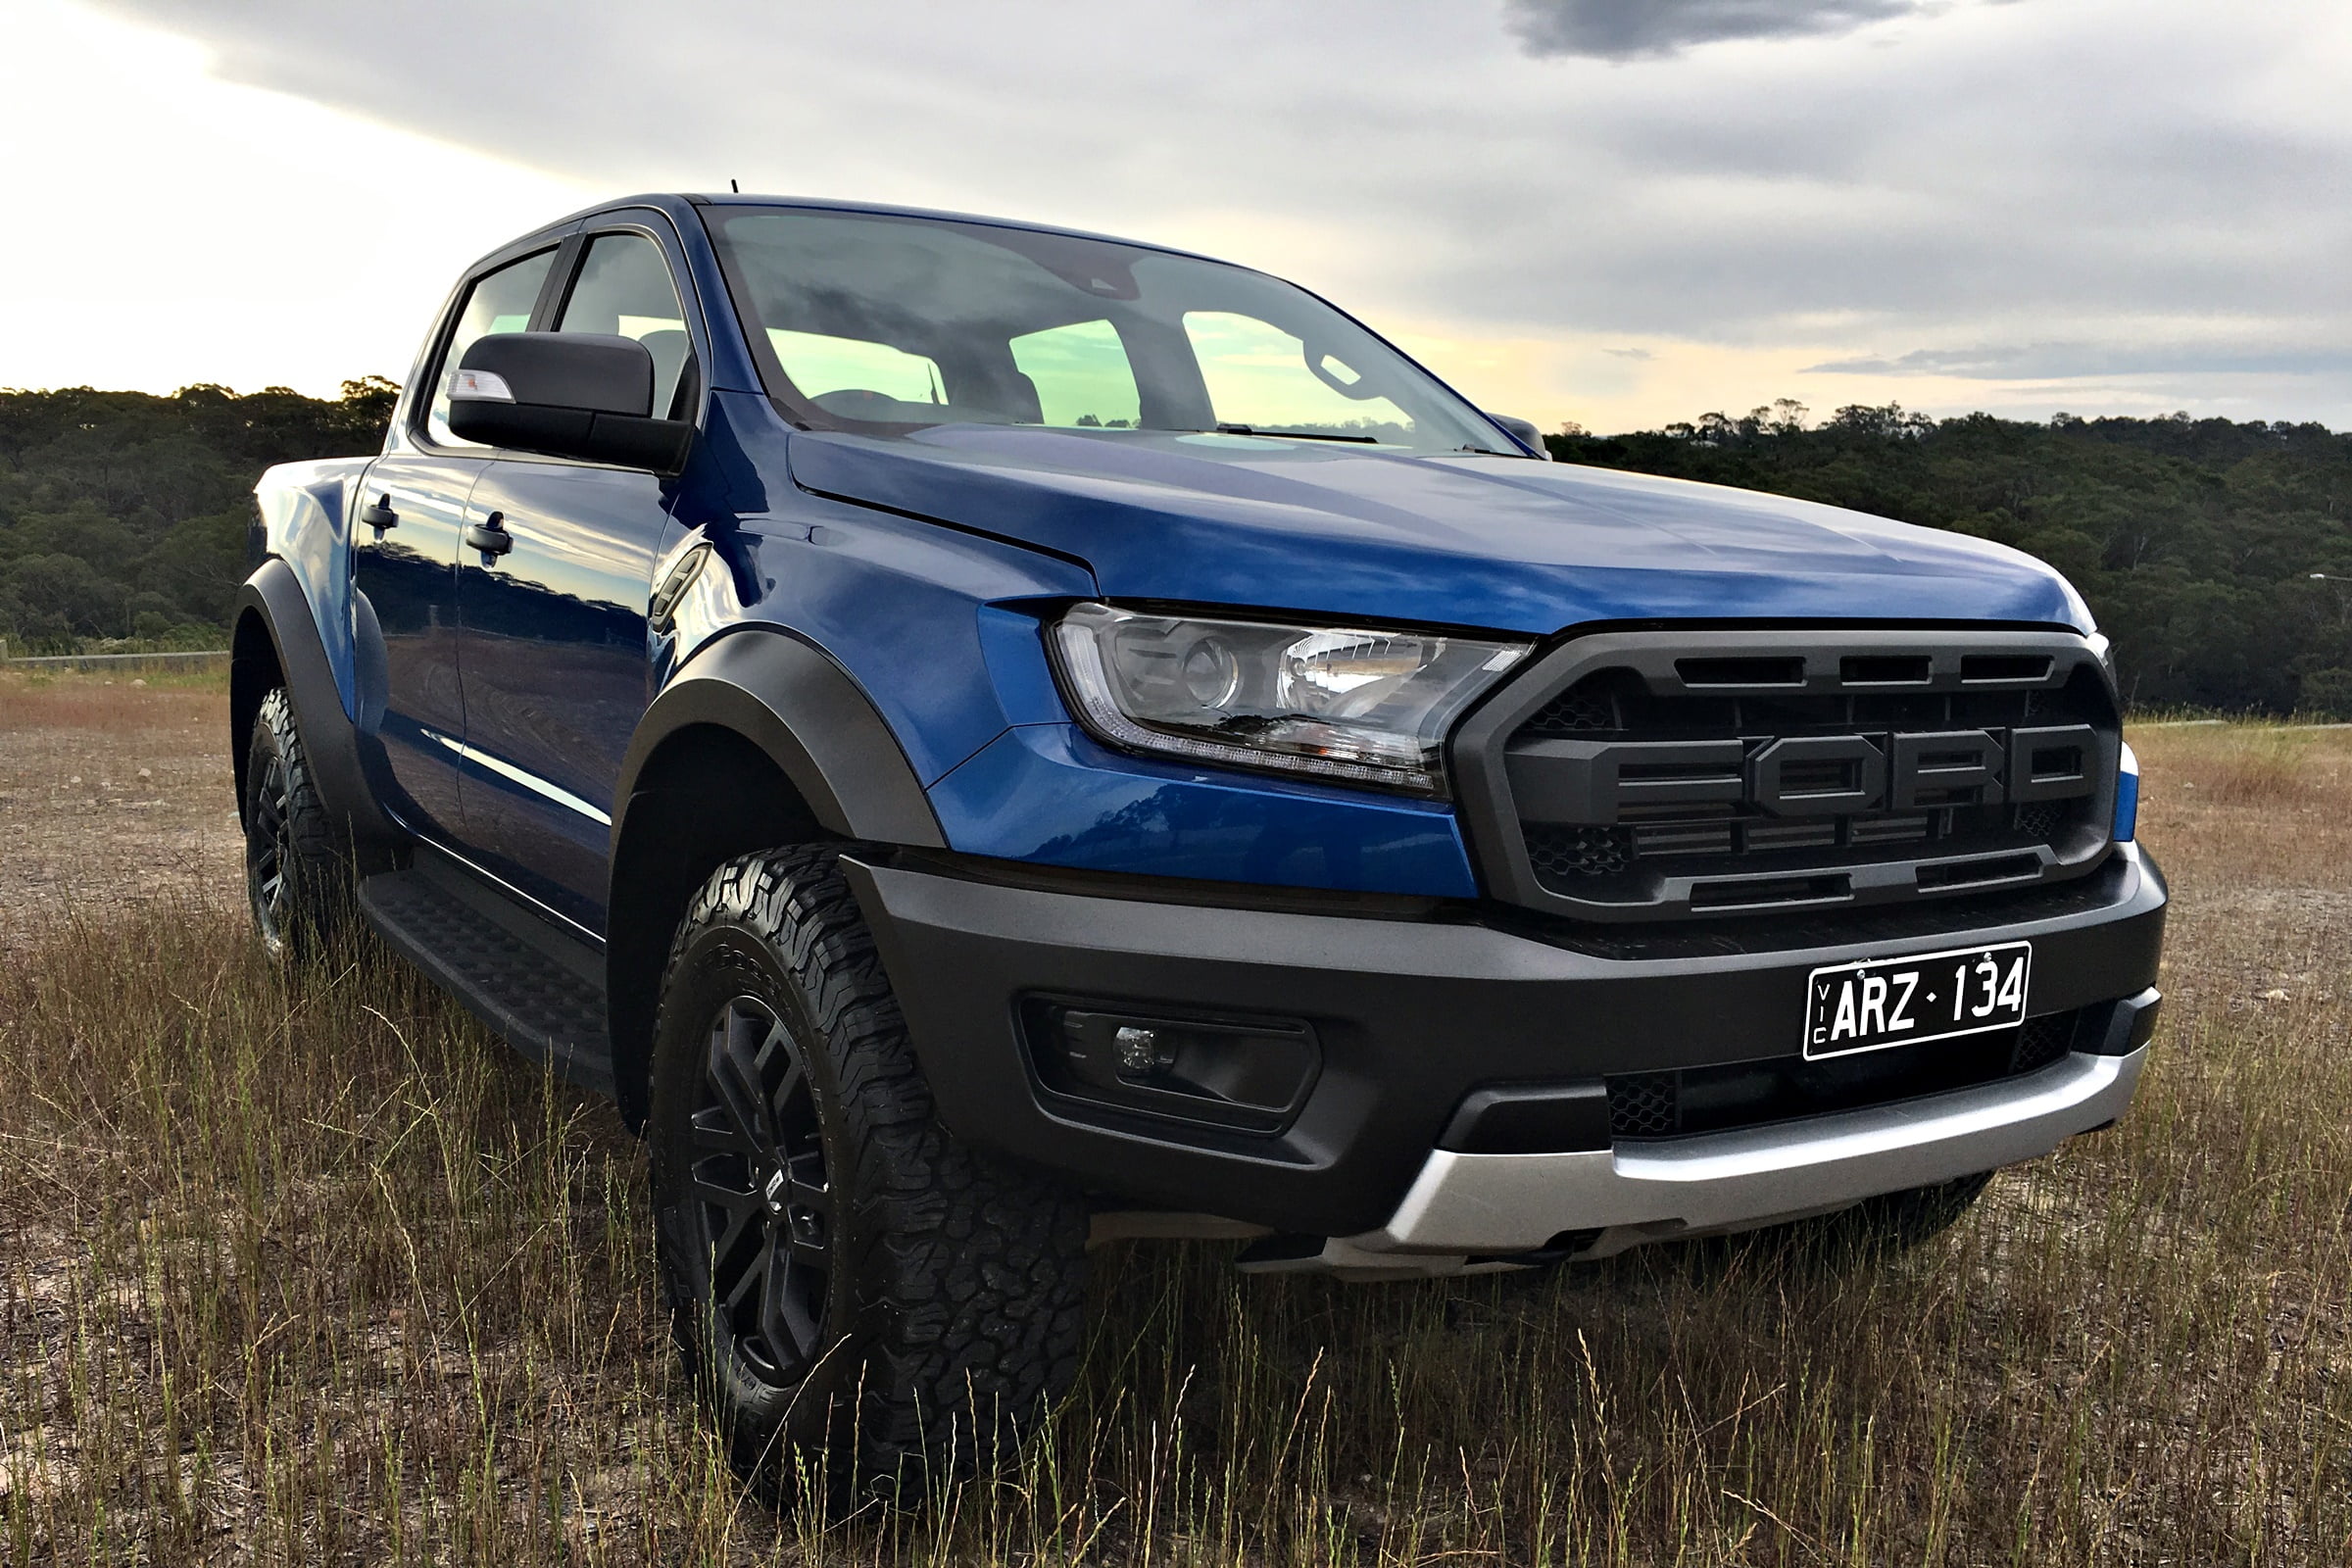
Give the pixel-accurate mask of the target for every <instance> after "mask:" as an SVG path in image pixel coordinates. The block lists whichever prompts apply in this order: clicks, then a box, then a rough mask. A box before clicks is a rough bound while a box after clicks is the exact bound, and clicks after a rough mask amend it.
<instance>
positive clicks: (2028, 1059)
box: [2009, 1012, 2075, 1073]
mask: <svg viewBox="0 0 2352 1568" xmlns="http://www.w3.org/2000/svg"><path fill="white" fill-rule="evenodd" d="M2074 1043H2075V1015H2074V1014H2073V1013H2071V1012H2053V1013H2051V1014H2049V1015H2048V1016H2047V1017H2042V1018H2028V1019H2027V1020H2026V1026H2025V1028H2023V1029H2022V1030H2020V1031H2018V1037H2017V1050H2016V1051H2015V1052H2013V1053H2012V1054H2011V1055H2010V1057H2009V1070H2010V1071H2011V1072H2013V1073H2020V1072H2034V1071H2037V1070H2038V1069H2040V1068H2043V1067H2047V1066H2048V1065H2049V1064H2050V1063H2051V1062H2053V1061H2056V1060H2057V1059H2058V1058H2059V1057H2060V1056H2063V1055H2065V1054H2067V1051H2068V1050H2069V1049H2070V1048H2071V1047H2072V1046H2073V1045H2074Z"/></svg>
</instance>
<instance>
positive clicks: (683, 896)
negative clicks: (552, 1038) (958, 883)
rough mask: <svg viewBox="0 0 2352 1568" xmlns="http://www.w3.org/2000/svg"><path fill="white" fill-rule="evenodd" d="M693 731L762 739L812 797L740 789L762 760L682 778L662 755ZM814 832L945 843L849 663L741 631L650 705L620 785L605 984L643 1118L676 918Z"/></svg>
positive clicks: (622, 1070) (706, 653) (634, 1106)
mask: <svg viewBox="0 0 2352 1568" xmlns="http://www.w3.org/2000/svg"><path fill="white" fill-rule="evenodd" d="M689 731H702V732H705V733H706V734H708V733H709V732H711V731H717V732H719V733H720V734H723V735H724V736H725V737H727V739H728V741H729V742H730V743H731V744H732V746H734V747H740V748H742V750H741V751H734V752H726V753H721V754H718V755H719V756H721V757H723V756H729V755H731V756H734V757H736V758H738V759H741V758H743V757H745V756H747V755H748V754H749V753H754V752H756V753H757V754H758V755H759V757H760V758H763V759H765V761H766V763H767V765H768V766H772V768H773V769H774V772H775V774H780V775H782V777H783V779H784V781H785V782H786V783H787V784H789V785H790V786H791V788H792V791H793V793H794V794H795V795H797V796H798V797H799V798H798V799H797V800H785V799H781V798H776V799H767V798H756V799H737V798H734V797H732V796H731V795H730V793H729V792H730V791H735V790H742V789H750V790H754V791H758V790H760V788H761V781H762V779H765V778H768V777H771V776H772V775H768V774H766V773H765V771H764V769H760V768H759V767H757V766H756V765H755V767H754V769H753V770H752V772H751V773H750V774H745V773H742V772H733V771H727V770H722V771H721V772H719V773H718V774H716V775H715V776H711V777H707V778H702V779H700V780H699V782H700V783H701V784H702V785H703V786H704V788H702V789H700V790H695V789H687V790H681V789H680V788H679V785H680V783H681V781H680V780H679V778H678V777H677V776H676V775H675V774H674V773H672V772H671V771H670V770H669V769H667V768H666V767H663V766H657V765H655V763H656V760H657V759H658V758H660V757H662V755H663V749H664V747H665V745H666V743H668V742H670V741H671V740H673V739H682V740H684V742H685V743H686V744H694V740H693V738H692V737H691V736H689V735H688V734H687V732H689ZM707 755H708V754H707ZM712 760H715V759H712ZM649 771H650V773H651V775H652V776H651V777H649V776H648V774H649ZM783 793H784V792H783V791H781V790H775V791H772V794H773V795H774V796H776V797H782V795H783ZM681 811H683V812H685V813H687V814H686V815H685V816H684V817H681V815H680V814H679V813H680V812H681ZM811 836H816V837H824V836H830V837H834V838H840V839H849V840H857V841H863V842H868V843H883V844H904V845H910V846H923V847H928V848H935V849H942V848H945V847H946V839H945V836H944V835H943V834H942V833H941V832H940V828H939V818H938V816H937V815H936V814H935V813H934V812H933V811H932V809H931V802H930V799H929V798H928V797H927V796H926V795H924V793H923V787H922V784H921V782H920V781H919V780H918V779H917V778H916V777H915V772H914V767H913V765H912V764H911V763H909V762H908V761H907V754H906V752H905V751H903V750H902V749H901V748H900V746H899V741H898V737H897V736H896V735H894V734H893V733H892V732H891V728H890V725H889V723H888V722H887V721H886V720H885V719H884V718H883V717H882V713H881V711H880V710H879V709H877V708H876V707H875V706H874V704H873V702H872V700H871V699H870V698H868V697H867V696H866V695H865V692H864V690H863V688H861V687H860V686H859V685H858V683H857V681H856V680H854V679H853V678H852V677H851V676H850V674H849V673H848V672H847V671H846V670H844V669H843V668H842V667H841V666H840V665H839V664H837V663H835V662H833V660H832V659H831V658H830V657H829V656H828V655H826V654H824V653H822V652H820V651H819V650H818V649H816V648H814V647H812V646H811V645H810V644H809V643H807V642H804V641H803V640H801V639H800V638H798V637H796V636H794V635H792V634H791V633H789V632H785V631H782V630H779V629H776V628H774V627H769V626H746V627H744V628H742V629H740V630H737V631H731V632H727V633H725V634H723V635H721V636H720V637H718V638H717V639H716V640H715V641H713V642H711V643H710V644H707V645H706V646H704V647H703V648H702V649H701V650H699V651H698V652H697V653H696V654H695V655H694V657H693V658H691V659H689V660H688V661H687V662H686V664H685V665H684V667H683V668H682V669H681V670H680V671H679V672H678V673H677V674H676V675H674V676H672V677H671V679H670V680H669V682H668V684H667V685H665V686H664V687H663V688H662V693H661V695H660V696H658V697H656V698H655V699H654V701H653V703H652V704H651V705H650V706H649V707H648V708H647V709H646V711H645V714H644V716H643V717H642V718H640V719H639V720H638V722H637V731H636V734H635V735H634V736H633V737H632V738H631V739H630V742H629V749H628V752H627V754H626V756H625V757H624V758H623V759H622V761H621V767H620V776H619V778H618V780H617V781H616V788H615V790H614V792H613V838H612V846H613V847H612V853H611V855H610V857H609V858H608V860H609V864H610V866H611V875H612V879H613V880H612V885H611V889H610V892H609V893H608V895H607V898H606V928H605V929H606V942H605V975H606V986H605V996H606V1008H607V1016H608V1019H609V1021H610V1023H611V1027H612V1044H613V1088H614V1093H615V1096H616V1098H617V1100H618V1102H619V1108H620V1114H621V1119H622V1121H623V1122H625V1123H626V1124H627V1125H628V1126H629V1127H631V1128H636V1127H639V1126H642V1125H643V1123H644V1120H645V1115H646V1108H647V1106H646V1083H645V1071H646V1065H647V1063H648V1061H649V1059H650V1055H651V1052H652V1047H653V1035H654V1027H655V1015H656V1010H657V1006H658V1003H659V998H660V994H661V984H662V966H663V962H664V960H665V958H666V956H667V955H668V953H669V946H670V940H671V937H672V935H673V931H672V929H671V922H672V921H673V920H674V919H675V917H676V916H677V915H678V914H681V913H683V912H684V910H685V907H686V905H687V902H688V900H689V899H690V898H691V897H692V896H693V893H694V890H695V888H696V887H697V886H699V885H700V884H701V882H702V879H703V878H704V877H705V876H707V875H709V874H710V872H711V869H712V868H714V867H715V866H717V865H719V864H721V863H722V862H724V861H725V860H727V859H730V858H733V857H735V856H737V855H747V854H751V853H753V852H755V851H759V850H766V849H774V848H776V847H777V846H778V845H779V844H782V843H785V842H794V841H798V840H802V839H806V838H809V837H811Z"/></svg>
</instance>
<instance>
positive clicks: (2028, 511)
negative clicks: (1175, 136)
mask: <svg viewBox="0 0 2352 1568" xmlns="http://www.w3.org/2000/svg"><path fill="white" fill-rule="evenodd" d="M398 392H399V389H398V388H397V387H396V386H394V385H393V384H392V383H391V382H389V381H386V380H383V379H382V378H380V377H375V376H370V377H368V378H366V379H364V380H358V381H347V382H345V383H344V385H343V395H342V396H341V397H339V398H310V397H305V396H303V395H302V394H300V393H297V392H292V391H288V390H287V389H285V388H283V387H270V388H266V389H264V390H262V391H260V392H254V393H248V394H243V395H240V394H237V393H234V392H231V391H229V390H228V389H226V388H224V387H219V386H191V387H183V388H181V389H180V390H179V391H177V392H175V393H173V394H172V395H171V396H169V397H157V396H152V395H150V394H147V393H140V392H101V391H94V390H92V389H90V388H87V387H73V388H68V389H65V390H61V391H54V392H20V391H7V390H0V637H6V638H7V639H8V641H9V645H10V647H11V648H12V649H14V650H16V651H18V652H36V651H49V650H55V651H67V650H72V649H74V648H76V647H80V646H83V645H85V644H86V643H88V642H89V641H91V640H97V639H120V638H135V639H139V640H141V641H143V642H150V643H156V644H167V645H168V644H173V643H176V644H179V645H182V646H193V647H203V646H214V647H217V646H220V645H221V638H222V637H223V636H224V635H225V626H226V620H227V616H228V613H229V608H230V606H231V604H232V603H233V600H234V597H235V593H236V587H237V584H238V583H239V582H241V581H243V579H244V577H245V574H246V571H247V570H248V566H247V564H246V561H245V539H246V526H247V524H248V522H249V521H250V519H251V517H252V490H253V483H254V480H255V479H256V478H257V477H258V476H259V475H260V473H261V471H262V469H264V468H266V467H268V466H270V464H273V463H287V462H293V461H296V460H299V459H304V458H319V457H350V456H358V455H362V454H366V453H370V452H373V451H375V450H376V449H377V448H378V447H379V446H380V445H381V443H382V433H383V428H384V423H385V420H386V419H387V418H389V417H390V415H391V410H392V405H393V401H394V399H395V398H396V397H397V395H398ZM1546 444H1547V445H1548V446H1549V447H1550V449H1551V452H1552V455H1553V456H1554V457H1556V458H1559V459H1560V460H1562V461H1563V462H1568V463H1585V464H1593V465H1597V466H1603V467H1612V468H1626V469H1634V470H1638V471H1641V472H1645V473H1657V474H1666V475H1670V476H1675V477H1681V478H1689V479H1702V480H1706V481H1709V482H1712V483H1716V484H1730V485H1740V486H1745V487H1747V488H1750V489H1756V490H1769V491H1776V492H1778V493H1781V494H1784V495H1791V496H1798V497H1802V498H1804V499H1806V500H1811V501H1822V502H1828V503H1830V504H1831V505H1834V506H1840V507H1850V508H1853V509H1855V510H1857V511H1861V512H1868V513H1875V514H1877V515H1881V516H1887V517H1896V518H1900V519H1902V520H1903V521H1906V522H1917V523H1924V524H1927V525H1928V526H1931V527H1936V528H1949V529H1953V530H1955V531H1957V532H1961V533H1967V534H1975V535H1978V536H1980V537H1983V538H1987V539H1995V540H1998V541H2000V542H2001V543H2003V544H2009V545H2015V546H2016V547H2018V548H2019V549H2021V550H2026V551H2029V552H2031V553H2033V554H2034V555H2036V556H2039V557H2041V558H2042V559H2043V560H2045V561H2047V562H2049V563H2050V564H2053V565H2055V566H2057V567H2058V568H2059V569H2060V570H2061V571H2064V572H2065V573H2066V574H2067V576H2068V577H2069V578H2071V579H2072V580H2073V581H2074V583H2075V586H2076V587H2078V588H2079V589H2081V590H2082V594H2083V597H2084V598H2086V599H2087V600H2088V601H2089V602H2090V605H2091V609H2092V610H2093V611H2094V612H2095V613H2097V615H2098V617H2099V621H2100V623H2101V625H2102V626H2104V627H2105V628H2106V629H2107V631H2108V632H2109V634H2110V635H2111V636H2113V637H2114V639H2115V643H2116V653H2117V662H2118V666H2119V670H2120V673H2121V676H2122V680H2123V684H2124V691H2125V695H2126V697H2127V699H2128V700H2129V701H2130V702H2131V704H2132V705H2133V706H2134V707H2137V708H2143V709H2144V708H2148V707H2157V706H2190V707H2197V708H2209V709H2219V710H2225V711H2258V712H2273V713H2283V712H2291V711H2302V712H2309V713H2325V714H2330V715H2338V716H2342V717H2347V718H2352V516H2347V513H2348V512H2352V433H2347V434H2337V433H2335V432H2332V431H2329V430H2328V429H2327V428H2326V427H2325V426H2324V425H2319V424H2308V423H2306V424H2288V423H2283V422H2265V421H2262V420H2249V421H2231V420H2228V419H2192V418H2190V417H2188V416H2187V415H2185V414H2176V415H2171V416H2166V417H2157V418H2146V419H2143V418H2123V417H2105V418H2079V417H2075V416H2072V415H2065V414H2061V415H2059V416H2057V417H2054V418H2052V419H2051V420H2049V421H2048V422H2047V423H2041V422H2037V421H2034V420H2018V419H2001V418H1995V417H1992V416H1991V415H1986V414H1971V415H1965V416H1962V417H1956V418H1947V419H1936V418H1930V417H1927V416H1925V415H1920V414H1914V413H1910V412H1907V411H1905V410H1904V409H1902V408H1900V407H1899V406H1896V405H1893V404H1888V405H1887V406H1885V407H1883V408H1872V407H1865V406H1861V405H1854V406H1850V407H1847V408H1843V409H1839V410H1838V412H1837V413H1836V414H1834V415H1832V416H1831V417H1828V418H1826V419H1822V420H1818V421H1816V420H1813V419H1811V418H1809V417H1808V416H1807V413H1806V411H1805V410H1804V409H1803V408H1802V407H1801V406H1800V405H1798V404H1796V403H1793V402H1789V401H1787V400H1784V401H1782V402H1779V403H1776V404H1773V405H1771V406H1770V407H1768V408H1761V409H1757V410H1755V411H1754V412H1752V413H1750V414H1748V415H1747V416H1745V417H1739V418H1734V417H1729V416H1726V415H1723V414H1710V415H1707V416H1705V417H1701V418H1699V419H1696V420H1693V421H1690V422H1680V423H1675V424H1669V425H1667V426H1665V427H1664V428H1663V429H1658V430H1642V431H1636V432H1633V433H1631V434H1627V435H1614V436H1597V435H1590V434H1587V433H1586V432H1585V431H1583V430H1581V429H1579V428H1577V427H1575V426H1573V425H1571V426H1566V427H1564V428H1563V429H1562V431H1561V433H1559V434H1557V435H1553V436H1549V437H1546ZM2315 572H2316V573H2322V574H2324V575H2323V576H2321V577H2314V576H2313V573H2315ZM2331 578H2341V579H2343V580H2341V581H2333V580H2328V579H2331Z"/></svg>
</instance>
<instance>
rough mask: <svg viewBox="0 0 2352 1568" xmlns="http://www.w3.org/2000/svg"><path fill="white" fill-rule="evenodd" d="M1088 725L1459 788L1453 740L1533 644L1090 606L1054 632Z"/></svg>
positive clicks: (1357, 775) (1207, 752)
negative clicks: (1470, 711) (1451, 756)
mask: <svg viewBox="0 0 2352 1568" xmlns="http://www.w3.org/2000/svg"><path fill="white" fill-rule="evenodd" d="M1054 648H1055V650H1056V651H1057V652H1058V654H1059V655H1060V658H1059V660H1058V663H1059V665H1060V669H1061V674H1062V679H1063V683H1064V684H1065V685H1066V686H1067V687H1068V689H1069V694H1070V696H1071V698H1072V700H1073V703H1072V706H1073V707H1074V708H1075V709H1076V710H1077V712H1078V716H1079V718H1080V719H1081V720H1082V721H1083V722H1084V723H1085V725H1086V727H1087V728H1088V729H1090V730H1092V731H1093V732H1094V733H1095V734H1096V735H1098V736H1100V737H1101V738H1102V739H1103V740H1105V741H1108V742H1110V743H1111V744H1113V745H1115V746H1122V747H1125V748H1127V749H1128V750H1130V751H1137V752H1151V753H1155V754H1158V755H1161V756H1167V757H1184V758H1191V759H1194V760H1199V761H1204V762H1224V763H1230V764H1233V765H1237V766H1242V767H1261V768H1278V769H1280V770H1282V771H1284V772H1289V773H1309V774H1313V775H1315V776H1317V777H1321V778H1332V779H1343V780H1346V781H1347V782H1348V783H1353V784H1376V785H1380V786H1383V787H1385V788H1389V789H1401V790H1410V791H1412V792H1413V793H1415V794H1420V795H1443V794H1445V793H1446V773H1445V767H1444V764H1443V760H1442V758H1441V755H1440V753H1441V750H1442V748H1443V747H1444V745H1445V741H1446V730H1447V729H1448V728H1449V727H1450V726H1451V725H1452V723H1453V720H1454V719H1455V717H1456V716H1458V715H1459V714H1460V713H1461V711H1462V710H1463V709H1465V708H1467V707H1469V706H1470V703H1471V702H1472V700H1474V699H1475V698H1477V697H1478V696H1479V695H1480V694H1481V693H1483V692H1485V691H1486V690H1487V689H1488V688H1489V687H1491V686H1493V685H1494V684H1495V681H1496V679H1498V678H1499V677H1500V676H1501V674H1502V672H1503V671H1504V670H1506V669H1509V668H1510V667H1511V666H1512V665H1513V664H1516V663H1517V662H1519V661H1520V660H1522V659H1524V658H1525V657H1526V656H1527V651H1528V645H1527V644H1525V643H1513V642H1496V641H1489V640H1485V639H1479V638H1469V637H1447V636H1442V635H1439V634H1437V633H1433V632H1411V631H1373V630H1368V629H1364V628H1360V627H1352V626H1334V627H1316V626H1273V625H1267V624H1266V623H1264V622H1262V621H1250V620H1201V619H1195V618H1193V617H1190V616H1174V615H1145V614H1138V613H1134V612H1131V611H1125V610H1113V609H1112V608H1110V607H1109V606H1107V605H1080V606H1078V607H1076V608H1075V609H1073V610H1072V611H1071V612H1070V613H1068V614H1067V615H1064V616H1063V617H1062V619H1061V621H1060V622H1059V623H1058V624H1057V625H1055V626H1054Z"/></svg>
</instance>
